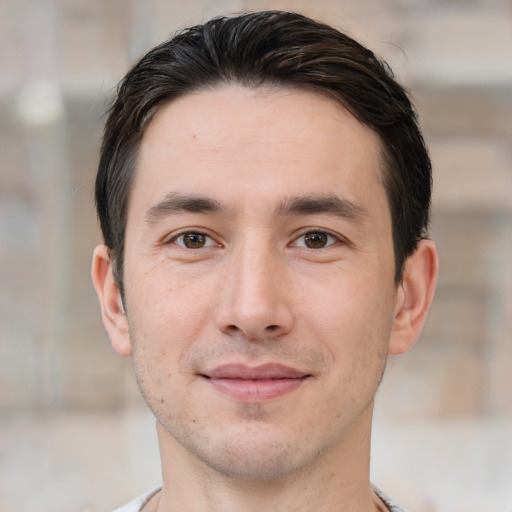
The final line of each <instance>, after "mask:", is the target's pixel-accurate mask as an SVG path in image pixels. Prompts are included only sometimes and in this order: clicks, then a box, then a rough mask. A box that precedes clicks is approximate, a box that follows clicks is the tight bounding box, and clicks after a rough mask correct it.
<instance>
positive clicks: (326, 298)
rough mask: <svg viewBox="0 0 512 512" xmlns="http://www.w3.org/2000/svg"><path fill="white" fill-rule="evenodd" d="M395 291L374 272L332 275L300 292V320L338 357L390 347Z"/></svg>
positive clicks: (303, 325)
mask: <svg viewBox="0 0 512 512" xmlns="http://www.w3.org/2000/svg"><path fill="white" fill-rule="evenodd" d="M335 277H337V279H335ZM392 290H393V288H392V287H391V286H389V283H383V282H380V280H379V279H378V277H376V275H375V274H374V275H373V276H372V277H369V276H368V277H365V276H363V275H362V274H358V275H356V274H352V275H351V276H347V275H344V276H341V275H340V276H333V275H331V276H330V278H329V279H326V280H324V281H323V282H322V284H321V285H320V284H317V285H316V286H315V287H308V288H307V290H304V293H301V295H302V297H303V300H302V301H301V306H300V309H301V312H299V315H298V316H299V318H300V323H301V324H302V327H303V328H304V329H311V331H312V332H311V334H312V335H313V336H319V337H320V339H321V341H322V342H323V343H324V344H325V345H326V348H327V349H328V351H329V352H330V353H331V356H332V357H334V358H336V359H339V358H340V357H343V358H345V356H346V355H347V354H348V352H355V353H357V352H361V353H363V354H364V353H369V352H372V353H375V352H376V351H377V352H381V351H382V350H383V349H386V350H387V343H388V341H389V336H390V333H391V325H392V319H393V310H394V307H393V306H394V302H393V293H392Z"/></svg>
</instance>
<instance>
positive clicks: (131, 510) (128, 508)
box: [114, 486, 162, 512]
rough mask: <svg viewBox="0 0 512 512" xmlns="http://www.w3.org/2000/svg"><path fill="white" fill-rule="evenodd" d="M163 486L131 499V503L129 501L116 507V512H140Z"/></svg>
mask: <svg viewBox="0 0 512 512" xmlns="http://www.w3.org/2000/svg"><path fill="white" fill-rule="evenodd" d="M161 488H162V487H161V486H159V487H157V488H155V489H153V490H151V491H149V492H147V493H145V494H143V495H142V496H139V497H138V498H135V499H134V500H132V501H130V503H127V504H126V505H124V506H123V507H120V508H116V510H114V512H140V511H141V510H142V507H143V506H144V505H145V504H146V503H147V502H148V501H149V500H150V499H151V498H152V497H153V496H154V495H155V494H156V493H157V492H159V491H160V490H161Z"/></svg>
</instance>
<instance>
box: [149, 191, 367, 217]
mask: <svg viewBox="0 0 512 512" xmlns="http://www.w3.org/2000/svg"><path fill="white" fill-rule="evenodd" d="M227 211H228V210H227V208H226V207H225V206H223V205H222V204H221V203H220V202H219V201H217V200H215V199H212V198H211V197H207V196H201V195H182V194H180V193H177V192H170V193H169V194H167V195H166V196H165V198H164V199H163V200H162V201H160V202H159V203H157V204H155V205H154V206H152V207H151V208H149V210H148V211H147V212H146V214H145V215H144V220H145V221H146V222H148V223H150V224H154V223H157V222H158V221H160V220H162V219H164V218H165V217H167V216H169V215H173V214H180V213H185V212H187V213H227ZM274 213H275V215H277V216H279V217H286V216H289V215H297V214H302V215H315V214H329V215H333V216H335V217H340V218H343V219H348V220H352V221H355V222H360V221H362V220H363V219H364V218H365V217H367V216H368V212H367V210H366V208H364V207H363V206H361V205H360V204H358V203H354V202H353V201H350V200H348V199H346V198H342V197H339V196H337V195H335V194H327V195H318V196H315V195H308V196H296V197H290V198H287V199H285V200H284V201H282V202H281V203H279V204H278V205H277V207H276V208H275V210H274Z"/></svg>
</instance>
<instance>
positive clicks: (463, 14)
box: [0, 0, 512, 512]
mask: <svg viewBox="0 0 512 512" xmlns="http://www.w3.org/2000/svg"><path fill="white" fill-rule="evenodd" d="M263 9H283V10H295V11H300V12H303V13H306V14H309V15H312V16H313V17H316V18H318V19H321V20H324V21H327V22H329V23H331V24H334V25H335V26H337V27H339V28H341V29H344V30H345V31H347V32H348V33H350V34H351V35H353V36H355V37H356V38H357V39H359V40H360V41H361V42H363V43H364V44H366V45H369V46H370V47H371V48H372V49H373V50H375V51H376V53H378V54H379V55H381V56H382V57H384V58H385V59H386V60H388V62H389V63H390V64H391V66H392V67H393V69H394V70H395V73H396V75H397V77H398V78H399V80H400V81H402V82H403V83H405V84H406V85H407V87H408V88H409V89H410V90H411V92H412V94H413V96H414V97H415V101H416V105H417V108H418V110H419V113H420V119H421V125H422V127H423V130H424V134H425V137H426V139H427V142H428V144H429V146H430V149H431V153H432V158H433V162H434V167H435V181H436V185H435V198H434V215H433V226H432V236H433V238H434V239H435V240H436V242H437V243H438V246H439V250H440V257H441V275H440V282H439V287H438V291H437V295H436V298H435V302H434V306H433V308H432V313H431V316H430V319H429V321H428V324H427V326H426V329H425V332H424V334H423V336H422V338H421V339H420V341H419V342H418V344H417V345H416V347H415V348H414V349H413V350H412V351H411V352H410V353H409V354H407V355H405V356H403V357H400V358H397V359H393V360H391V361H390V363H389V366H388V372H387V378H386V379H385V381H384V384H383V386H382V388H381V390H380V391H379V394H378V405H377V411H376V421H375V427H374V439H373V445H374V446H373V450H374V451H373V461H372V479H373V481H374V483H375V484H377V485H378V486H380V487H382V488H383V489H384V490H385V491H386V492H388V493H389V494H390V495H391V496H393V497H394V498H395V499H396V500H397V501H398V502H399V503H401V504H402V505H404V506H406V507H409V508H410V510H411V512H412V511H415V512H494V511H496V512H499V511H506V512H510V511H512V368H511V366H512V339H511V338H512V265H511V262H512V1H510V0H385V1H384V0H382V1H371V0H316V1H305V0H304V1H300V0H296V1H292V0H288V1H286V0H282V1H279V0H276V1H263V0H215V1H213V0H212V1H207V0H203V1H200V0H147V1H142V0H111V1H104V0H87V1H86V0H82V1H79V0H53V1H52V0H3V1H2V0H0V285H1V295H0V512H11V511H16V512H46V511H51V512H64V511H66V512H69V511H71V512H73V511H77V512H84V511H89V512H93V511H97V512H100V511H108V510H111V509H112V508H115V507H116V506H119V505H121V504H123V503H124V502H126V501H128V500H129V499H131V498H132V497H135V496H136V495H138V494H140V493H142V492H144V491H146V490H147V489H149V488H150V487H151V486H153V485H156V484H157V483H158V481H159V474H160V469H159V460H158V452H157V446H156V436H155V434H154V421H153V420H152V418H151V416H149V414H148V413H147V412H146V410H145V408H144V405H143V404H142V400H141V399H140V397H139V395H138V392H137V389H136V387H135V384H134V379H133V377H132V372H131V368H130V362H129V361H128V360H124V359H122V358H121V357H119V356H117V355H116V354H115V353H114V352H113V350H112V349H111V348H110V345H109V342H108V340H107V337H106V335H105V333H104V331H103V328H102V325H101V322H100V311H99V307H98V304H97V300H96V297H95V295H94V292H93V288H92V285H91V282H90V278H89V265H90V259H91V253H92V250H93V247H94V246H95V244H96V243H98V242H99V241H100V236H99V231H98V228H97V221H96V216H95V212H94V208H93V180H94V175H95V171H96V166H97V161H98V149H99V144H100V137H101V131H102V120H103V113H104V111H105V108H106V105H107V104H108V101H109V98H111V96H112V92H113V88H114V87H115V85H116V83H117V82H118V81H119V80H120V79H121V78H122V76H123V75H124V73H125V71H126V70H127V68H128V66H129V65H130V63H132V62H133V61H134V60H135V59H137V58H138V57H140V56H141V55H142V53H143V52H145V51H146V50H147V49H149V48H150V47H151V46H153V45H154V44H156V43H158V42H160V41H162V40H163V39H165V38H167V37H168V36H169V35H170V34H171V33H173V32H174V31H175V30H176V29H178V28H182V27H185V26H188V25H190V24H194V23H197V22H201V21H206V20H207V19H208V18H209V17H211V16H213V15H217V14H220V13H232V12H238V11H245V10H263Z"/></svg>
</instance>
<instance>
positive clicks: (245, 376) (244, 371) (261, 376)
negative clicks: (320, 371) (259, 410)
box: [202, 364, 311, 403]
mask: <svg viewBox="0 0 512 512" xmlns="http://www.w3.org/2000/svg"><path fill="white" fill-rule="evenodd" d="M202 377H204V378H206V379H208V382H209V383H210V384H211V385H212V386H213V387H214V388H215V389H216V390H218V391H220V392H221V393H224V394H227V395H229V396H231V397H232V398H235V399H237V400H241V401H244V402H252V403H256V402H264V401H266V400H270V399H273V398H277V397H280V396H283V395H285V394H287V393H290V392H291V391H293V390H295V389H296V388H298V387H299V386H300V385H302V384H303V382H304V381H305V380H307V379H308V378H309V377H311V375H310V374H306V373H303V372H301V371H299V370H296V369H294V368H290V367H288V366H283V365H280V364H266V365H262V366H258V367H255V368H251V367H249V366H245V365H239V364H228V365H223V366H219V367H217V368H214V369H213V370H211V371H208V372H207V373H205V374H202Z"/></svg>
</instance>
